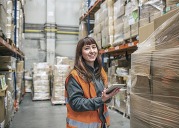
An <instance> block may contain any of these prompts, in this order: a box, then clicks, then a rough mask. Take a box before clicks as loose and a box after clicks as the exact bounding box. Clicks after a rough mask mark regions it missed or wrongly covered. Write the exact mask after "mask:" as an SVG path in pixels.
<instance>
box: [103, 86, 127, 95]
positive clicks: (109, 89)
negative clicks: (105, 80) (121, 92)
mask: <svg viewBox="0 0 179 128" xmlns="http://www.w3.org/2000/svg"><path fill="white" fill-rule="evenodd" d="M125 86H126V84H112V86H110V87H109V88H108V89H107V91H106V94H109V93H111V92H112V91H113V90H114V89H116V88H119V89H121V88H123V87H125Z"/></svg>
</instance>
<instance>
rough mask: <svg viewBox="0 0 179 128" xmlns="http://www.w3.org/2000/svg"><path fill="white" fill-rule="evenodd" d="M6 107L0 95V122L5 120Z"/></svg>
mask: <svg viewBox="0 0 179 128" xmlns="http://www.w3.org/2000/svg"><path fill="white" fill-rule="evenodd" d="M5 115H6V109H5V100H4V97H0V123H1V122H3V121H4V120H5Z"/></svg>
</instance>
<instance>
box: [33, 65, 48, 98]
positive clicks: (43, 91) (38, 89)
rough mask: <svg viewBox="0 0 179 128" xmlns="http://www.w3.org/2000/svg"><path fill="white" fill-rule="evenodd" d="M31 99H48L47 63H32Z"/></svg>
mask: <svg viewBox="0 0 179 128" xmlns="http://www.w3.org/2000/svg"><path fill="white" fill-rule="evenodd" d="M33 71H34V74H33V91H32V95H33V98H32V99H33V100H48V99H50V73H51V68H50V66H49V64H48V63H45V62H44V63H34V68H33Z"/></svg>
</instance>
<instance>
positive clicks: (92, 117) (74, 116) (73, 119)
mask: <svg viewBox="0 0 179 128" xmlns="http://www.w3.org/2000/svg"><path fill="white" fill-rule="evenodd" d="M70 74H71V75H72V76H73V78H74V79H75V80H76V81H77V83H78V84H79V85H80V86H81V87H82V89H83V91H84V97H85V98H94V97H96V91H95V87H94V84H93V82H90V86H89V84H88V83H87V82H86V81H84V80H83V79H82V78H81V77H80V76H79V75H78V73H77V71H76V70H72V71H71V73H70ZM101 76H102V79H103V82H104V84H105V85H107V75H106V73H105V71H104V69H102V70H101ZM68 78H69V77H67V79H66V83H67V82H68ZM66 85H67V84H65V86H66ZM88 87H90V90H91V96H90V94H89V88H88ZM65 98H66V107H67V119H66V121H67V123H66V128H101V127H102V126H101V120H100V119H99V115H98V111H99V110H96V111H85V112H76V111H74V110H73V109H72V108H71V107H70V105H69V103H68V94H67V91H66V90H65ZM103 114H104V116H105V118H106V125H107V126H109V125H110V119H109V114H108V110H107V106H106V104H104V113H103Z"/></svg>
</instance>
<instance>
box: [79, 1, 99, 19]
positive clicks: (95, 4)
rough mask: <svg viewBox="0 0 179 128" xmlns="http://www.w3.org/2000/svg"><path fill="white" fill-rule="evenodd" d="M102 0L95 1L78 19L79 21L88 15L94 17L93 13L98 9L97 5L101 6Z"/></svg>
mask: <svg viewBox="0 0 179 128" xmlns="http://www.w3.org/2000/svg"><path fill="white" fill-rule="evenodd" d="M101 2H102V0H96V2H95V3H94V5H93V6H91V7H90V8H89V9H88V11H87V12H86V13H85V14H84V15H83V16H81V17H80V21H82V20H84V19H85V18H86V17H87V16H88V15H94V13H95V12H96V11H97V10H98V9H99V5H100V4H101Z"/></svg>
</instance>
